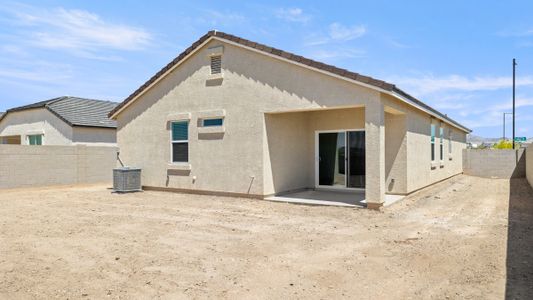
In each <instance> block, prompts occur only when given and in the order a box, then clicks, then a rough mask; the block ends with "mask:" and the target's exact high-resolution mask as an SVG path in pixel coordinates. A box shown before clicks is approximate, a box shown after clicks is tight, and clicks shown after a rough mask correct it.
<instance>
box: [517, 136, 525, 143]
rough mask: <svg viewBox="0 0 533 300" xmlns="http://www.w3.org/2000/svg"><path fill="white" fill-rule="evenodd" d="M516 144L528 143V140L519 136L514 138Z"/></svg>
mask: <svg viewBox="0 0 533 300" xmlns="http://www.w3.org/2000/svg"><path fill="white" fill-rule="evenodd" d="M514 141H515V142H525V141H527V138H526V137H525V136H517V137H515V138H514Z"/></svg>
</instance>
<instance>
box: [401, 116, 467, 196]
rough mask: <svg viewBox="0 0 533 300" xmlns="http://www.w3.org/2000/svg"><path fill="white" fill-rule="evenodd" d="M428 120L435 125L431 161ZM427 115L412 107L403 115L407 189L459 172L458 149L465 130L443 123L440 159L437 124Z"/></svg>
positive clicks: (461, 145)
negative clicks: (412, 109) (441, 156)
mask: <svg viewBox="0 0 533 300" xmlns="http://www.w3.org/2000/svg"><path fill="white" fill-rule="evenodd" d="M431 122H434V123H435V124H436V125H437V127H436V141H435V156H436V159H435V163H433V164H432V161H431ZM440 124H441V122H439V121H437V120H435V119H432V118H430V116H428V115H426V114H423V113H419V112H417V111H412V112H411V113H410V114H409V117H408V119H407V192H412V191H415V190H418V189H420V188H423V187H425V186H427V185H430V184H432V183H434V182H438V181H440V180H443V179H446V178H449V177H451V176H453V175H456V174H460V173H462V172H463V160H462V151H463V149H465V148H466V133H465V132H462V131H460V130H458V129H456V128H453V127H451V126H448V125H444V145H443V150H444V157H443V160H442V161H440V154H439V153H440V147H439V143H440V137H439V125H440ZM448 129H451V130H452V153H451V154H450V153H449V152H448V149H449V148H448V147H449V142H448Z"/></svg>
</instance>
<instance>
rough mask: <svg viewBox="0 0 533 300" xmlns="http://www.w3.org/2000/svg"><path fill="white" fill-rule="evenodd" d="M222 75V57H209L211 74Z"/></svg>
mask: <svg viewBox="0 0 533 300" xmlns="http://www.w3.org/2000/svg"><path fill="white" fill-rule="evenodd" d="M220 73H222V56H220V55H216V56H211V74H220Z"/></svg>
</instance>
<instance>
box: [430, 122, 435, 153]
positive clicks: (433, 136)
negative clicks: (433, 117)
mask: <svg viewBox="0 0 533 300" xmlns="http://www.w3.org/2000/svg"><path fill="white" fill-rule="evenodd" d="M435 131H436V126H435V124H431V161H435V133H436V132H435Z"/></svg>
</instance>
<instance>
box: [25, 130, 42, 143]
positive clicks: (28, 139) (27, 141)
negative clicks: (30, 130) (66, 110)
mask: <svg viewBox="0 0 533 300" xmlns="http://www.w3.org/2000/svg"><path fill="white" fill-rule="evenodd" d="M38 135H40V136H41V144H40V145H31V146H43V145H44V133H35V134H27V135H26V145H28V146H30V136H38Z"/></svg>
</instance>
